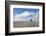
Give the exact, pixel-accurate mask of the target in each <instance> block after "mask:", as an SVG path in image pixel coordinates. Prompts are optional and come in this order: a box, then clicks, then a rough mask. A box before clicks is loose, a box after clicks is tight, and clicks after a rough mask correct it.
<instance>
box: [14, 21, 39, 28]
mask: <svg viewBox="0 0 46 36" xmlns="http://www.w3.org/2000/svg"><path fill="white" fill-rule="evenodd" d="M13 26H14V28H15V27H38V26H39V22H36V21H33V22H30V21H14V22H13Z"/></svg>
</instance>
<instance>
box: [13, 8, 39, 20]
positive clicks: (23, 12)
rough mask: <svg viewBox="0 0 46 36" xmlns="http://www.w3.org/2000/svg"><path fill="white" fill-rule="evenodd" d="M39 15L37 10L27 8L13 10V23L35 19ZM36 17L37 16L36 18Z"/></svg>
mask: <svg viewBox="0 0 46 36" xmlns="http://www.w3.org/2000/svg"><path fill="white" fill-rule="evenodd" d="M38 14H39V9H32V8H31V9H29V8H14V9H13V16H14V21H22V20H23V21H27V20H28V21H29V20H30V19H32V18H34V17H35V18H36V16H37V15H38ZM37 17H38V16H37Z"/></svg>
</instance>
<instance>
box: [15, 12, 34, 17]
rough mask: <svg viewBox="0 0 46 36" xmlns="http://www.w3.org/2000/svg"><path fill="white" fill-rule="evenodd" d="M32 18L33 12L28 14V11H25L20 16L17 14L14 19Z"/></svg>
mask: <svg viewBox="0 0 46 36" xmlns="http://www.w3.org/2000/svg"><path fill="white" fill-rule="evenodd" d="M31 15H32V16H33V15H34V13H33V12H29V11H25V12H23V13H21V14H17V15H16V16H15V17H16V18H20V17H26V16H31Z"/></svg>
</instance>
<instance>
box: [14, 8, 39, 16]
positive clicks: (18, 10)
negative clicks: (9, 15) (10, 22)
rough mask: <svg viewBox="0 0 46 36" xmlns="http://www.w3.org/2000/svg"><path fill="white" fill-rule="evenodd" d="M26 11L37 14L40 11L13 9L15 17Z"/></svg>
mask: <svg viewBox="0 0 46 36" xmlns="http://www.w3.org/2000/svg"><path fill="white" fill-rule="evenodd" d="M24 11H29V12H33V13H37V12H38V11H39V9H29V8H14V9H13V14H14V16H15V15H16V14H20V13H23V12H24Z"/></svg>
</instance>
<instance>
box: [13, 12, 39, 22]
mask: <svg viewBox="0 0 46 36" xmlns="http://www.w3.org/2000/svg"><path fill="white" fill-rule="evenodd" d="M28 16H32V17H31V18H32V20H33V21H34V20H37V19H38V17H39V13H38V12H37V13H36V14H35V13H34V12H29V11H25V12H23V13H21V14H16V15H15V16H14V18H13V21H30V19H29V18H25V17H28ZM22 17H23V18H22Z"/></svg>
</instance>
